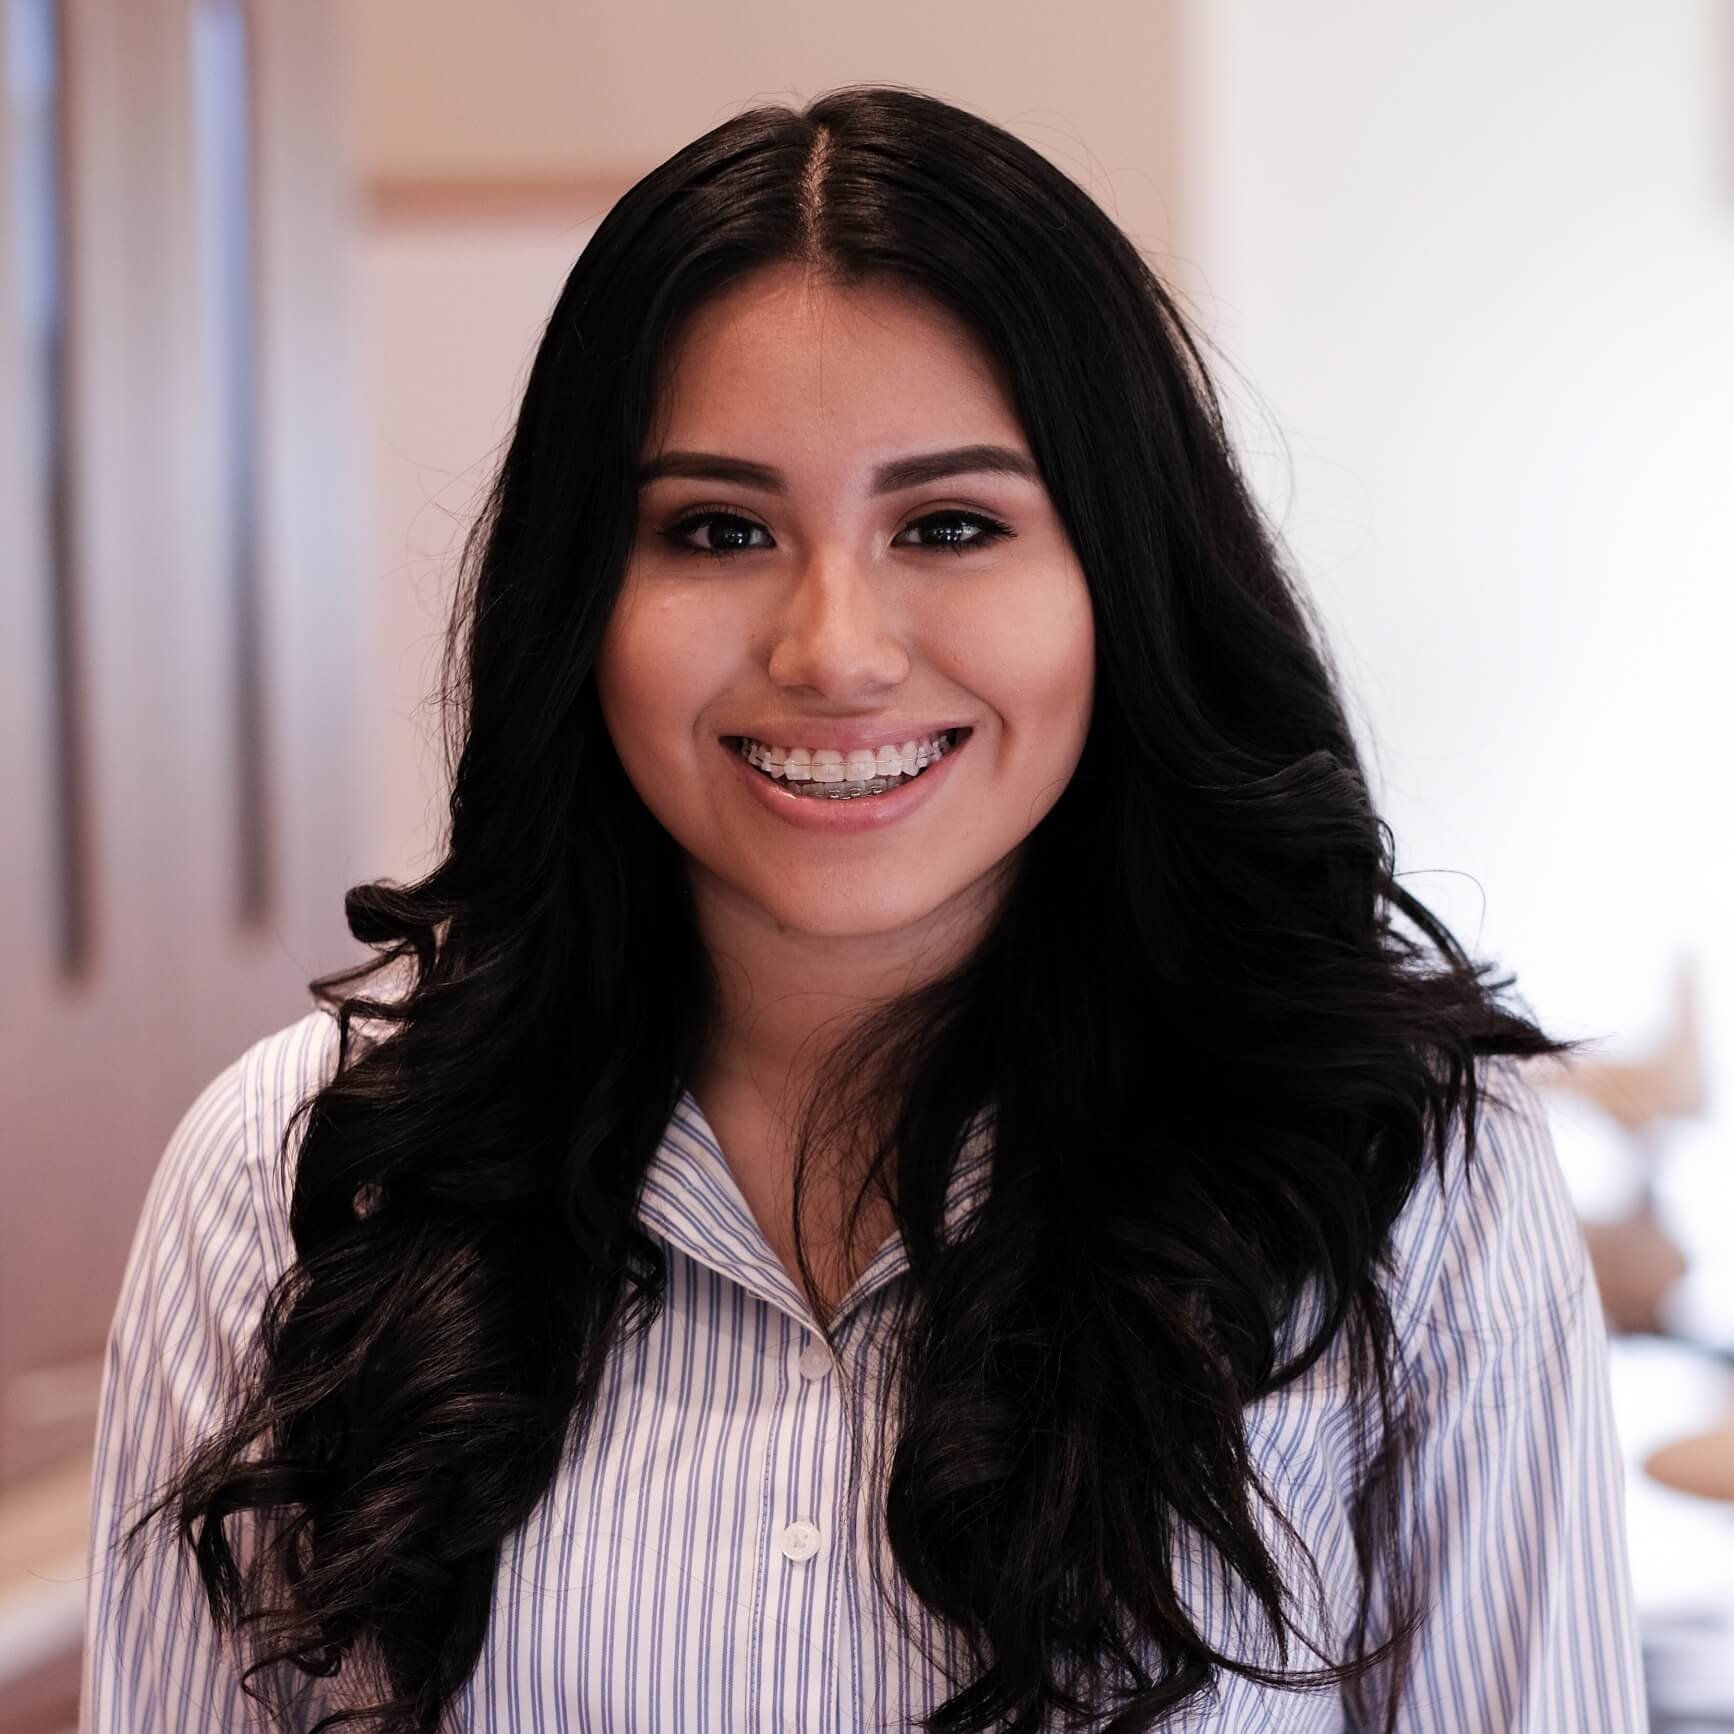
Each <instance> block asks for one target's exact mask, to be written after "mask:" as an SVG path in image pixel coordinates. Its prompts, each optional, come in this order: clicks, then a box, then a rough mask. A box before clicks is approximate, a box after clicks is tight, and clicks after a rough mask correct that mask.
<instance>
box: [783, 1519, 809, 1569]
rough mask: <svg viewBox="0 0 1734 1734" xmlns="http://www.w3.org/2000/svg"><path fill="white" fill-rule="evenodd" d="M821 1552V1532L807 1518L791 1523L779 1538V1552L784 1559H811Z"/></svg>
mask: <svg viewBox="0 0 1734 1734" xmlns="http://www.w3.org/2000/svg"><path fill="white" fill-rule="evenodd" d="M818 1551H819V1531H818V1529H817V1528H816V1527H815V1526H814V1525H813V1524H811V1523H808V1522H807V1521H806V1519H805V1518H802V1519H800V1520H798V1521H797V1522H794V1523H791V1524H789V1525H788V1527H787V1528H785V1529H784V1531H783V1532H782V1534H781V1535H779V1536H778V1537H777V1552H778V1553H780V1554H781V1555H782V1556H783V1558H784V1559H796V1560H800V1559H811V1558H812V1557H813V1555H814V1554H816V1553H817V1552H818Z"/></svg>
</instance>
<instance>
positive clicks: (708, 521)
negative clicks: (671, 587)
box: [662, 512, 774, 559]
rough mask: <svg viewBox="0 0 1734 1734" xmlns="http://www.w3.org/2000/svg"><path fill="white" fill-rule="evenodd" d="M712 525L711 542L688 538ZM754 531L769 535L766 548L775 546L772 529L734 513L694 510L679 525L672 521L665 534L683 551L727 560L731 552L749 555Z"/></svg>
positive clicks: (766, 536) (710, 527)
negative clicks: (700, 541)
mask: <svg viewBox="0 0 1734 1734" xmlns="http://www.w3.org/2000/svg"><path fill="white" fill-rule="evenodd" d="M707 527H708V528H709V531H710V535H711V538H712V545H711V546H710V547H704V546H702V545H700V544H697V543H693V542H690V541H688V540H687V537H689V536H690V535H691V534H692V533H693V532H694V531H696V530H703V529H706V528H707ZM755 531H757V532H758V534H760V535H761V536H764V537H765V538H766V541H765V543H764V544H763V545H764V546H766V547H770V546H774V544H772V543H771V542H770V540H769V537H770V531H769V530H767V529H766V528H765V527H764V525H763V524H755V523H754V522H753V521H752V519H751V518H743V517H741V516H739V514H737V513H735V512H693V513H690V514H689V515H688V516H686V517H684V518H682V519H681V520H680V522H679V523H677V524H670V525H669V527H668V528H667V529H666V530H664V531H663V532H662V534H663V535H664V536H665V537H666V538H667V539H668V540H669V541H670V542H672V543H673V544H674V546H675V547H676V548H678V549H679V550H680V551H681V553H683V554H708V555H710V556H711V557H712V558H713V559H726V558H727V557H728V556H729V555H730V554H748V553H751V552H752V551H753V550H752V548H751V546H750V544H749V543H748V542H747V540H746V538H747V537H749V536H751V535H752V534H753V533H754V532H755Z"/></svg>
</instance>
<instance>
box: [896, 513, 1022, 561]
mask: <svg viewBox="0 0 1734 1734" xmlns="http://www.w3.org/2000/svg"><path fill="white" fill-rule="evenodd" d="M928 529H933V530H935V531H936V532H939V539H938V540H937V541H934V542H925V543H922V544H919V545H920V546H923V547H928V548H948V549H950V551H951V552H952V553H954V554H961V553H963V552H964V550H965V549H968V548H986V547H989V546H990V545H991V544H993V543H995V542H999V541H1003V540H1004V539H1005V538H1006V537H1007V536H1015V535H1016V534H1017V532H1016V531H1015V530H1014V529H1013V528H1012V527H1011V525H1010V524H1004V523H1001V522H1000V520H999V519H998V518H990V517H989V516H988V515H987V514H986V513H985V512H963V511H952V512H929V513H928V514H927V516H926V517H925V518H917V519H916V520H915V522H914V523H913V524H911V525H910V526H909V528H908V529H906V530H899V531H898V533H897V535H898V536H899V537H901V536H907V535H908V534H909V531H910V530H928ZM892 540H893V546H895V545H896V540H897V538H896V537H894V538H893V539H892Z"/></svg>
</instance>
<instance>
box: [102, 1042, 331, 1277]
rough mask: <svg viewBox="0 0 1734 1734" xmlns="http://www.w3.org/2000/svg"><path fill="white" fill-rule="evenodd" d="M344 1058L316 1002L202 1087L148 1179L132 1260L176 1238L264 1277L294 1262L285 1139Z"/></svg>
mask: <svg viewBox="0 0 1734 1734" xmlns="http://www.w3.org/2000/svg"><path fill="white" fill-rule="evenodd" d="M337 1056H338V1029H337V1020H336V1018H335V1016H334V1015H333V1014H332V1013H330V1012H328V1011H326V1010H324V1009H322V1008H321V1009H316V1010H314V1011H311V1012H308V1013H307V1014H306V1015H305V1016H303V1017H300V1018H297V1019H296V1020H295V1022H293V1023H291V1024H287V1025H285V1026H284V1027H283V1028H281V1029H278V1030H275V1031H273V1032H272V1033H271V1034H270V1035H267V1036H264V1037H262V1038H261V1039H260V1040H258V1041H256V1042H254V1043H253V1044H252V1045H251V1046H250V1047H248V1048H246V1049H245V1050H244V1051H243V1052H241V1053H240V1054H238V1055H237V1056H236V1057H235V1058H234V1059H233V1060H231V1061H230V1062H229V1063H228V1064H227V1065H226V1066H224V1067H223V1069H222V1070H221V1071H220V1072H218V1073H217V1074H216V1076H215V1077H213V1078H212V1079H211V1080H210V1082H209V1083H207V1084H206V1085H205V1086H204V1088H203V1089H201V1090H200V1091H199V1093H198V1095H197V1096H196V1097H195V1098H194V1100H193V1102H192V1104H191V1105H190V1106H189V1107H188V1108H187V1110H186V1112H185V1113H184V1114H183V1115H182V1116H181V1119H180V1122H179V1123H178V1124H177V1126H176V1127H175V1130H174V1132H173V1134H172V1136H171V1137H170V1139H169V1142H168V1145H167V1148H166V1149H165V1150H164V1151H163V1153H162V1157H161V1159H160V1161H159V1162H158V1164H157V1167H156V1171H155V1173H154V1175H153V1177H152V1179H151V1183H150V1187H149V1190H148V1192H147V1193H146V1197H145V1203H144V1208H143V1213H142V1219H141V1223H140V1234H139V1236H138V1242H139V1245H138V1246H137V1247H135V1254H134V1257H135V1262H136V1259H137V1258H138V1257H139V1256H141V1254H142V1252H143V1250H144V1249H145V1248H147V1247H148V1246H150V1245H151V1244H152V1243H153V1242H154V1243H156V1244H157V1245H159V1246H160V1245H161V1244H162V1242H164V1241H175V1240H179V1241H182V1242H186V1243H191V1244H196V1245H197V1246H198V1247H199V1249H200V1250H201V1252H202V1253H203V1255H204V1257H205V1259H206V1260H209V1259H211V1258H213V1257H215V1256H217V1254H218V1252H219V1249H220V1248H222V1247H224V1246H230V1247H233V1248H234V1255H235V1257H236V1258H237V1259H240V1258H242V1257H245V1259H246V1260H247V1262H249V1263H252V1264H254V1265H255V1266H256V1267H257V1269H256V1271H255V1275H256V1276H257V1277H260V1278H265V1277H268V1276H270V1275H274V1274H275V1272H276V1271H277V1270H278V1269H280V1268H281V1267H282V1266H283V1265H285V1264H286V1263H287V1262H289V1258H290V1245H291V1242H290V1236H289V1211H288V1200H289V1192H290V1190H291V1183H292V1174H291V1172H290V1169H289V1167H288V1165H287V1164H288V1160H289V1158H291V1157H292V1154H293V1152H292V1149H286V1147H285V1146H286V1139H288V1138H289V1134H290V1133H291V1131H292V1122H294V1120H295V1116H296V1110H297V1109H298V1108H299V1107H300V1106H301V1105H302V1103H303V1102H305V1101H306V1100H307V1099H308V1098H309V1097H310V1096H312V1095H313V1094H314V1093H315V1092H316V1091H318V1090H319V1089H321V1088H322V1087H323V1086H324V1085H325V1084H326V1083H327V1082H329V1080H330V1079H331V1077H332V1076H333V1074H334V1073H335V1072H336V1069H337ZM290 1142H292V1140H290Z"/></svg>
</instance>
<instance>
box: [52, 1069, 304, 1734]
mask: <svg viewBox="0 0 1734 1734" xmlns="http://www.w3.org/2000/svg"><path fill="white" fill-rule="evenodd" d="M250 1058H251V1055H244V1056H243V1057H242V1058H241V1059H239V1060H237V1061H236V1062H235V1063H234V1064H233V1065H231V1066H230V1067H228V1068H227V1070H225V1071H224V1072H223V1073H221V1074H220V1075H219V1076H218V1077H217V1078H216V1079H215V1080H214V1081H213V1082H212V1083H211V1084H210V1085H209V1086H207V1088H206V1089H205V1090H204V1091H203V1092H202V1093H201V1094H200V1095H199V1097H198V1099H197V1100H196V1101H195V1102H194V1103H193V1105H192V1107H191V1108H190V1109H189V1110H188V1111H187V1113H186V1115H185V1116H184V1117H183V1119H182V1120H181V1123H180V1125H179V1126H178V1127H177V1128H176V1130H175V1132H174V1134H173V1136H172V1137H171V1139H170V1141H169V1144H168V1146H167V1148H166V1150H165V1151H164V1153H163V1156H162V1158H161V1160H160V1162H159V1164H158V1166H157V1169H156V1172H155V1174H154V1175H153V1177H152V1180H151V1184H150V1186H149V1189H148V1190H147V1192H146V1195H145V1201H144V1206H143V1209H142V1211H141V1214H140V1218H139V1223H138V1227H137V1229H136V1231H135V1234H134V1238H133V1243H132V1249H131V1252H130V1254H129V1256H128V1260H127V1265H126V1270H125V1274H124V1275H123V1277H122V1283H121V1293H120V1300H119V1304H118V1305H117V1307H116V1309H115V1314H114V1320H113V1323H112V1325H111V1326H110V1329H109V1336H108V1343H107V1350H106V1358H105V1362H104V1368H103V1379H102V1390H101V1397H100V1401H99V1407H98V1416H97V1432H96V1446H95V1462H94V1472H93V1477H92V1485H91V1541H90V1562H89V1563H90V1577H89V1582H88V1586H87V1591H86V1604H85V1648H84V1660H83V1680H82V1689H81V1693H80V1704H79V1728H80V1730H81V1734H98V1731H100V1734H145V1731H146V1730H149V1731H150V1734H211V1731H212V1730H215V1729H223V1730H225V1731H228V1730H237V1731H239V1730H247V1729H255V1728H264V1727H267V1726H272V1725H273V1724H270V1723H268V1722H267V1721H266V1720H265V1719H264V1713H263V1707H262V1706H260V1705H258V1704H256V1703H255V1701H254V1700H253V1699H251V1698H249V1697H248V1696H247V1695H246V1694H245V1693H244V1692H243V1691H242V1688H241V1681H240V1669H239V1666H238V1665H237V1664H236V1662H235V1660H234V1652H233V1650H232V1649H231V1648H230V1646H229V1644H227V1643H226V1642H224V1641H222V1640H221V1639H220V1636H219V1634H218V1632H217V1631H216V1628H215V1626H214V1623H213V1622H212V1620H211V1617H210V1611H209V1607H208V1605H207V1603H206V1601H205V1599H204V1594H203V1591H202V1589H201V1587H200V1585H199V1582H198V1578H197V1574H196V1572H195V1571H194V1570H193V1568H192V1560H191V1557H190V1554H189V1553H188V1550H187V1549H186V1548H185V1546H184V1545H183V1544H182V1543H181V1541H180V1539H179V1537H178V1535H177V1534H176V1533H175V1531H174V1529H173V1527H172V1518H169V1517H167V1516H159V1517H158V1518H156V1519H153V1521H152V1523H151V1524H150V1525H149V1526H148V1527H147V1528H146V1529H145V1530H144V1531H143V1532H142V1533H141V1534H140V1536H139V1537H138V1540H137V1542H136V1543H135V1547H136V1553H132V1554H127V1555H123V1554H122V1553H121V1552H120V1551H119V1544H120V1541H121V1537H122V1535H123V1534H124V1532H125V1530H126V1529H127V1528H128V1527H129V1526H130V1523H131V1520H132V1519H133V1517H134V1516H135V1515H136V1514H137V1513H138V1512H139V1511H141V1510H142V1509H143V1507H144V1506H145V1505H147V1504H149V1503H151V1502H152V1500H153V1499H154V1497H155V1494H156V1491H157V1488H158V1485H159V1484H160V1483H163V1482H165V1481H166V1480H167V1478H168V1477H169V1476H170V1474H171V1473H172V1472H173V1471H174V1470H175V1469H176V1468H177V1467H178V1466H179V1464H180V1463H181V1461H182V1459H183V1458H184V1456H185V1454H186V1453H187V1452H188V1451H189V1449H190V1448H191V1447H192V1446H193V1445H195V1444H196V1443H197V1442H198V1441H199V1440H200V1439H201V1438H202V1437H204V1436H205V1435H207V1434H208V1433H210V1432H211V1431H213V1430H214V1429H215V1427H216V1426H217V1424H218V1423H219V1422H220V1420H221V1419H222V1418H223V1416H222V1404H223V1401H224V1398H225V1396H226V1395H227V1390H228V1386H229V1383H230V1381H231V1380H232V1379H233V1376H234V1374H235V1372H236V1369H237V1366H238V1364H239V1362H240V1361H241V1359H242V1358H243V1357H244V1355H245V1353H246V1351H247V1349H248V1347H249V1346H250V1344H251V1341H252V1338H253V1336H254V1334H255V1331H256V1327H257V1322H258V1317H259V1312H260V1309H261V1307H262V1305H263V1303H264V1300H265V1296H266V1293H267V1289H268V1282H267V1260H266V1258H265V1255H264V1241H263V1239H262V1236H261V1233H260V1227H259V1223H258V1221H257V1214H258V1213H257V1209H256V1206H255V1202H254V1198H253V1186H254V1184H255V1183H256V1178H257V1176H256V1173H255V1157H256V1154H257V1153H256V1151H255V1150H254V1149H253V1148H251V1144H252V1140H253V1134H254V1133H256V1130H257V1128H256V1127H255V1128H252V1129H250V1127H249V1121H248V1108H249V1101H248V1097H249V1095H250V1093H251V1092H250V1086H249V1078H250V1071H249V1065H248V1061H249V1059H250ZM235 1533H236V1529H235V1526H234V1524H233V1522H232V1523H231V1536H233V1535H234V1534H235ZM275 1725H276V1726H281V1723H280V1722H279V1723H278V1724H275Z"/></svg>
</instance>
